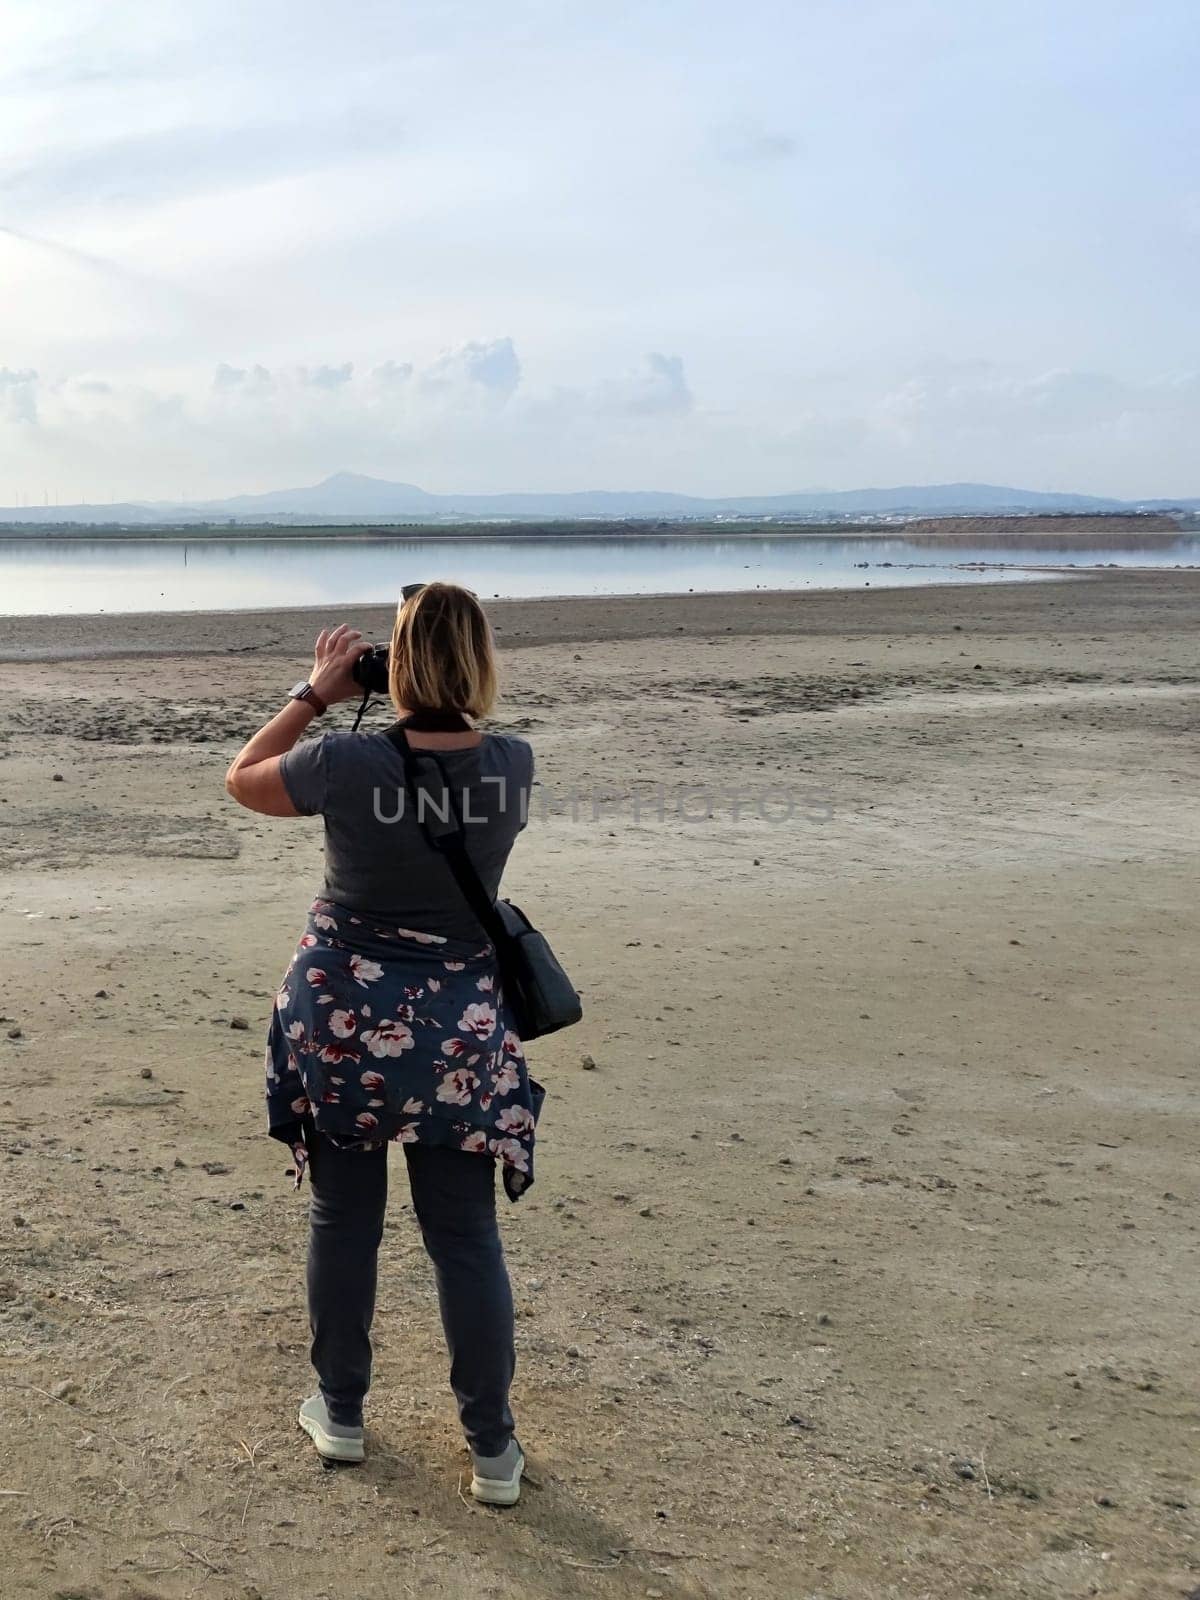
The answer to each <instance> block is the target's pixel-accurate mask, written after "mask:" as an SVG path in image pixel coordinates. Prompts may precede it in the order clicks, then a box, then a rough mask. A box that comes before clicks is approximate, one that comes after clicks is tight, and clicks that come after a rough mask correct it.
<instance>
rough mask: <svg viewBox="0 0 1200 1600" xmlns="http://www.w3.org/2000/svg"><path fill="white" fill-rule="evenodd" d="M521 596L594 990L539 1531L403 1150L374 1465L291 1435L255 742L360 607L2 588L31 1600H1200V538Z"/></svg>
mask: <svg viewBox="0 0 1200 1600" xmlns="http://www.w3.org/2000/svg"><path fill="white" fill-rule="evenodd" d="M495 618H496V622H497V625H498V627H499V630H500V635H501V638H502V640H503V641H504V642H505V643H506V645H508V646H509V648H508V649H506V652H505V657H504V665H505V670H506V678H507V696H506V700H505V704H504V707H503V714H502V717H501V718H500V721H501V722H502V724H503V725H505V726H509V727H514V728H518V729H520V730H522V731H525V732H527V734H528V735H529V737H530V738H531V739H532V740H533V742H534V744H535V747H536V749H537V752H538V759H539V763H540V776H541V788H540V790H539V800H540V801H541V802H542V803H541V804H540V805H539V806H538V807H535V816H534V819H533V822H532V824H531V826H530V828H529V830H528V832H527V833H526V834H525V835H524V836H523V839H522V841H521V843H520V845H519V847H518V850H517V853H516V855H515V857H514V861H513V865H512V868H511V871H510V875H509V879H508V888H509V892H511V893H512V894H513V895H514V897H515V898H517V899H518V900H519V901H523V902H525V903H527V904H528V906H529V907H530V908H531V909H534V910H535V911H536V913H537V915H538V918H539V920H540V921H542V922H543V924H544V925H545V926H546V928H547V931H549V932H550V933H551V934H552V936H553V938H554V940H555V943H556V944H557V945H558V946H559V947H560V949H561V952H562V954H563V956H564V958H565V959H566V961H567V962H568V965H569V966H570V968H571V970H572V972H573V973H574V974H575V975H576V976H577V978H578V981H579V983H580V986H581V987H582V988H583V990H584V991H585V999H586V1004H587V1017H586V1020H585V1022H584V1023H583V1025H581V1026H580V1027H579V1028H577V1029H574V1030H572V1031H571V1032H570V1033H567V1034H563V1035H559V1036H557V1037H556V1038H554V1039H551V1040H548V1041H545V1043H544V1044H543V1045H542V1046H535V1047H534V1050H533V1051H532V1052H531V1053H532V1055H533V1057H534V1060H535V1068H536V1071H537V1074H538V1076H539V1077H541V1078H542V1079H543V1080H544V1081H545V1082H546V1084H547V1085H548V1087H549V1091H550V1098H549V1101H548V1105H547V1110H546V1113H545V1118H544V1123H543V1128H542V1137H541V1143H540V1147H539V1169H538V1170H539V1181H538V1184H537V1187H536V1188H535V1190H534V1191H533V1193H532V1195H531V1196H530V1197H529V1198H528V1199H527V1200H525V1201H523V1202H521V1203H520V1204H519V1205H517V1206H515V1207H508V1206H506V1207H505V1211H504V1227H505V1236H506V1247H507V1250H508V1254H509V1259H510V1265H511V1269H512V1273H513V1278H514V1284H515V1288H516V1294H517V1300H518V1307H519V1322H518V1334H519V1343H520V1372H519V1379H518V1384H517V1389H516V1394H515V1402H516V1406H517V1409H518V1415H519V1421H520V1427H521V1433H522V1436H523V1438H524V1440H525V1442H526V1445H527V1447H528V1451H529V1456H530V1462H531V1480H532V1481H531V1483H530V1487H529V1489H528V1491H527V1493H526V1495H525V1497H524V1499H523V1500H522V1503H521V1505H520V1507H518V1508H517V1509H516V1510H515V1511H513V1512H511V1513H496V1512H489V1511H486V1510H483V1509H481V1508H475V1507H473V1506H472V1505H470V1504H469V1503H468V1502H467V1501H466V1500H465V1499H464V1498H463V1497H462V1495H461V1494H460V1492H459V1487H460V1474H461V1472H462V1470H463V1466H464V1457H463V1454H462V1451H461V1443H460V1440H459V1437H458V1434H457V1430H456V1423H455V1419H454V1415H453V1408H452V1403H451V1399H450V1396H449V1393H448V1391H447V1388H446V1383H445V1376H444V1363H443V1353H442V1348H441V1342H440V1330H439V1328H438V1325H437V1319H436V1307H435V1302H434V1299H433V1293H432V1286H431V1282H430V1274H429V1272H428V1270H427V1264H426V1262H425V1259H424V1256H423V1254H422V1252H421V1249H420V1245H419V1241H418V1239H417V1236H416V1232H415V1228H414V1224H413V1221H412V1217H411V1212H410V1208H409V1206H408V1204H407V1196H406V1195H405V1194H404V1193H403V1179H402V1177H400V1170H399V1169H398V1168H395V1167H394V1168H393V1172H394V1175H395V1176H396V1179H397V1187H396V1188H395V1189H394V1191H393V1195H394V1199H393V1205H392V1210H391V1215H390V1221H389V1229H388V1233H387V1235H386V1242H385V1256H384V1265H383V1279H382V1287H381V1299H380V1308H379V1316H378V1323H377V1331H378V1364H377V1377H376V1388H375V1390H374V1393H373V1396H372V1399H371V1403H370V1410H369V1417H368V1448H369V1452H370V1456H369V1461H368V1464H367V1465H366V1466H365V1467H363V1468H360V1469H356V1470H345V1471H326V1470H324V1469H322V1468H321V1466H320V1465H319V1464H318V1462H317V1461H316V1459H315V1458H314V1456H313V1455H312V1454H311V1452H310V1450H309V1448H308V1446H307V1445H306V1443H305V1442H304V1441H303V1439H302V1438H301V1436H300V1435H299V1434H298V1432H297V1430H296V1428H295V1422H294V1413H295V1407H296V1403H297V1401H298V1400H299V1399H300V1398H301V1397H302V1396H303V1395H304V1394H305V1393H307V1392H308V1390H309V1386H310V1376H309V1369H308V1366H307V1359H306V1328H305V1319H304V1312H303V1301H302V1256H303V1243H304V1231H305V1204H306V1202H305V1198H304V1196H303V1195H301V1196H296V1195H294V1194H293V1193H292V1192H291V1190H290V1187H289V1184H288V1181H287V1179H286V1178H285V1176H284V1166H285V1158H284V1155H283V1153H282V1152H281V1151H280V1150H279V1149H278V1147H276V1146H274V1145H272V1144H270V1143H269V1142H268V1141H267V1140H266V1139H265V1137H263V1135H262V1133H261V1131H260V1130H261V1108H260V1057H261V1034H262V1032H263V1030H264V1028H265V1025H266V1019H267V1014H268V1008H269V1002H270V996H271V994H272V992H273V989H274V986H275V983H276V980H277V978H278V976H279V973H280V972H281V970H282V968H283V966H284V964H285V962H286V960H287V958H288V955H289V953H290V949H291V947H292V945H293V943H294V940H295V937H296V934H297V932H298V931H299V928H300V926H301V924H302V920H303V915H304V910H305V907H306V905H307V902H308V900H309V898H310V897H311V894H312V892H313V891H314V890H315V888H316V887H317V884H318V881H319V850H320V835H319V825H314V824H312V823H307V822H304V821H292V822H278V821H269V820H267V819H264V818H256V817H252V816H250V815H248V814H247V813H243V812H240V811H239V810H237V808H235V807H234V806H233V805H232V803H231V802H228V801H227V800H226V798H225V796H224V794H223V791H222V787H221V778H222V773H223V769H224V766H225V763H226V761H227V760H228V758H229V756H230V755H231V754H232V752H233V750H234V749H235V748H236V747H237V745H238V744H239V742H240V741H241V740H242V738H243V737H244V736H245V735H246V734H248V733H249V732H250V731H252V730H253V728H254V727H256V726H257V724H258V722H259V720H260V718H261V717H263V716H264V715H266V714H267V713H268V712H270V711H271V710H273V709H274V708H275V707H276V706H277V704H278V702H279V699H280V694H281V691H283V690H284V689H286V687H287V686H288V685H289V684H290V683H291V682H292V681H293V680H294V679H295V678H296V677H297V676H298V675H299V674H300V673H301V671H302V670H303V668H304V665H305V657H306V654H307V650H308V647H309V644H310V641H311V638H312V636H313V634H314V632H315V627H316V624H317V621H318V620H325V619H324V618H321V619H317V618H316V617H315V615H314V614H310V613H301V612H291V613H283V612H281V613H273V614H266V613H245V614H240V615H237V616H233V617H197V616H193V617H165V618H164V617H157V618H156V617H134V618H124V619H121V618H108V619H101V620H94V619H71V620H59V621H55V620H46V619H20V620H12V619H8V620H0V656H2V657H4V658H5V660H4V664H0V689H2V690H3V700H2V704H0V865H2V866H3V869H4V872H3V900H2V909H0V938H2V940H3V951H4V961H3V966H2V968H0V1013H2V1014H3V1024H2V1025H0V1051H2V1052H3V1057H2V1059H3V1062H4V1069H5V1077H4V1087H3V1090H2V1091H0V1122H2V1131H3V1139H2V1149H0V1183H2V1204H0V1341H2V1350H3V1359H2V1362H0V1383H2V1384H3V1389H4V1393H3V1437H4V1451H3V1458H2V1460H0V1559H2V1564H3V1569H2V1574H0V1593H2V1594H3V1596H4V1600H10V1597H13V1600H15V1597H25V1596H36V1597H39V1600H41V1597H56V1600H182V1597H185V1596H199V1597H203V1600H255V1597H259V1600H321V1597H326V1600H376V1597H379V1600H383V1597H385V1596H386V1597H388V1600H395V1597H400V1596H432V1597H438V1596H447V1597H465V1596H473V1597H486V1600H518V1597H520V1600H583V1597H592V1596H597V1597H613V1600H627V1597H634V1596H661V1597H664V1600H685V1597H691V1600H696V1597H703V1596H708V1597H729V1600H735V1597H739V1600H740V1597H744V1600H771V1597H776V1596H778V1597H786V1600H885V1597H887V1600H892V1597H901V1596H902V1597H904V1600H921V1597H928V1600H963V1597H973V1596H994V1597H1005V1600H1008V1597H1013V1600H1015V1597H1035V1596H1036V1597H1042V1596H1046V1597H1051V1596H1053V1597H1056V1600H1074V1597H1082V1596H1090V1595H1101V1596H1109V1597H1117V1596H1120V1597H1138V1600H1143V1597H1144V1600H1170V1597H1173V1596H1184V1595H1187V1594H1190V1593H1192V1592H1193V1591H1197V1590H1200V1544H1198V1542H1197V1526H1198V1516H1197V1511H1198V1507H1200V1482H1198V1481H1197V1476H1198V1475H1197V1458H1198V1449H1197V1447H1198V1445H1200V1395H1198V1392H1197V1374H1198V1372H1200V1361H1198V1359H1197V1357H1198V1350H1197V1344H1198V1333H1197V1318H1196V1290H1197V1282H1198V1274H1197V1267H1198V1261H1197V1242H1198V1235H1197V1204H1196V1202H1197V1165H1196V1148H1197V1139H1198V1134H1200V1127H1198V1117H1197V1113H1198V1110H1200V1089H1198V1087H1197V1081H1196V1048H1197V1046H1196V1040H1197V1020H1198V1018H1197V1003H1196V999H1195V993H1196V983H1195V967H1196V951H1197V938H1196V936H1197V904H1198V897H1197V888H1198V876H1197V871H1196V866H1197V836H1198V835H1197V804H1196V793H1197V779H1198V777H1200V758H1198V755H1197V747H1196V746H1197V741H1196V734H1197V730H1198V727H1200V698H1198V687H1200V674H1198V671H1197V665H1196V656H1195V648H1196V646H1195V641H1196V637H1197V632H1196V629H1197V623H1198V622H1200V575H1198V574H1188V573H1167V574H1156V575H1133V574H1120V575H1112V576H1106V577H1103V578H1098V579H1088V580H1083V581H1079V582H1072V583H1035V584H1027V585H1015V584H1014V585H1009V586H987V587H980V588H967V587H963V588H945V589H926V590H909V591H896V592H887V591H873V592H869V593H861V592H859V593H852V594H810V595H794V594H793V595H746V596H739V597H734V598H729V597H713V596H694V597H684V598H681V599H676V600H661V599H645V600H638V601H621V602H615V603H614V602H609V601H571V602H565V601H543V602H529V603H519V604H518V603H513V604H507V605H497V606H496V607H495ZM351 620H354V621H356V622H359V623H360V624H363V625H365V626H366V627H367V628H368V630H369V631H371V632H372V633H374V634H376V635H378V634H379V633H381V632H382V631H383V630H384V628H385V625H386V624H385V613H384V612H383V611H380V612H367V611H359V612H357V613H355V614H353V616H352V618H351ZM105 651H107V652H109V654H110V655H111V657H112V658H111V659H99V658H98V652H105ZM339 714H340V715H343V716H345V717H346V720H348V713H345V711H344V708H343V712H342V713H339ZM660 786H661V789H660ZM593 791H596V792H597V793H604V794H611V795H612V796H613V797H614V798H612V799H609V800H607V801H602V802H601V801H597V811H598V815H596V816H595V817H594V816H593V812H592V806H593V801H592V794H593ZM718 791H719V792H718ZM573 794H574V795H575V796H577V799H576V803H575V815H572V795H573ZM660 799H661V807H660ZM710 808H711V812H712V814H711V816H709V815H707V814H706V812H707V811H708V810H709V809H710ZM660 809H661V814H660ZM789 809H790V813H791V814H790V816H789V815H788V812H789ZM681 812H682V815H681ZM235 1019H236V1020H235ZM243 1024H244V1025H243ZM6 1035H7V1037H6ZM585 1053H586V1054H588V1055H590V1056H592V1057H593V1058H594V1061H595V1069H594V1070H585V1068H584V1066H583V1064H582V1058H583V1056H584V1055H585Z"/></svg>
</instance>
